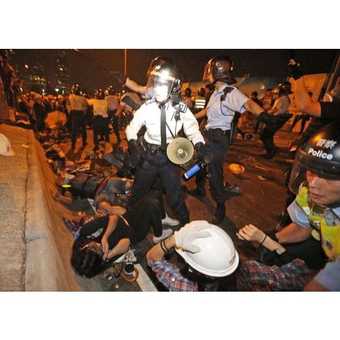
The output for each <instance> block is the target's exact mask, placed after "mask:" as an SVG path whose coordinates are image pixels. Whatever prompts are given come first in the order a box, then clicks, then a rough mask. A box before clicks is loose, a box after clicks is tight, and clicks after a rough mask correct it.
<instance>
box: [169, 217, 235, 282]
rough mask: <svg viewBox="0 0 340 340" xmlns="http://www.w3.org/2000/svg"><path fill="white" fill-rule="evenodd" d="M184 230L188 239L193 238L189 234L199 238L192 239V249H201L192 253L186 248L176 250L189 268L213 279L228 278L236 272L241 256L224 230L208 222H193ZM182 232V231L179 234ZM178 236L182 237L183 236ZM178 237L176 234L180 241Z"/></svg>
mask: <svg viewBox="0 0 340 340" xmlns="http://www.w3.org/2000/svg"><path fill="white" fill-rule="evenodd" d="M182 229H186V230H185V234H187V235H185V237H186V239H190V238H191V237H190V235H188V234H193V235H194V234H197V237H193V238H191V240H190V243H191V248H194V247H195V249H197V250H198V249H199V250H198V251H195V252H190V251H188V250H185V247H182V248H176V251H177V253H178V254H179V255H180V256H181V257H182V258H183V259H184V260H185V262H186V263H187V264H188V265H189V266H191V267H192V268H193V269H195V270H196V271H198V272H200V273H202V274H205V275H208V276H211V277H223V276H228V275H230V274H232V273H233V272H234V271H235V270H236V268H237V267H238V264H239V255H238V253H237V251H236V249H235V246H234V243H233V241H232V240H231V238H230V237H229V236H228V234H227V233H226V232H225V231H224V230H223V229H221V228H220V227H217V226H215V225H213V224H209V223H208V222H207V221H193V222H190V223H188V224H186V225H185V226H184V227H183V228H182ZM198 230H199V232H198ZM180 232H181V230H179V231H178V232H177V233H180ZM200 233H205V234H206V235H208V236H203V237H202V236H200V235H199V234H200ZM178 236H179V237H182V235H178ZM178 236H176V234H175V238H176V237H177V238H178V239H179V237H178ZM177 238H176V244H177ZM183 248H184V249H183Z"/></svg>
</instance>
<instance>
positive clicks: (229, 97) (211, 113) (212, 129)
mask: <svg viewBox="0 0 340 340" xmlns="http://www.w3.org/2000/svg"><path fill="white" fill-rule="evenodd" d="M232 70H233V63H232V60H231V59H230V58H229V57H228V56H223V57H215V58H212V59H210V60H209V62H208V63H207V64H206V66H205V71H204V76H203V80H205V81H208V82H209V83H211V84H213V85H214V87H215V90H214V92H213V93H212V95H211V96H210V99H209V102H208V104H207V106H206V108H204V109H203V110H202V111H200V112H198V113H197V114H196V115H195V116H196V118H202V117H204V116H207V125H206V129H205V133H204V135H205V138H206V142H207V149H208V150H209V151H210V155H213V157H212V159H211V160H210V162H209V164H208V167H207V169H208V174H209V184H210V189H211V193H212V197H213V199H214V200H215V201H216V204H217V208H216V211H215V220H214V223H215V224H218V223H220V222H221V221H222V220H223V218H224V216H225V205H224V203H225V199H226V198H225V196H226V194H225V189H224V182H223V163H224V157H225V153H226V152H227V150H228V148H229V144H230V134H231V130H232V124H233V119H234V115H235V112H240V113H243V112H245V111H249V112H252V113H253V114H256V115H260V114H261V113H262V112H263V109H262V108H261V107H260V106H259V105H258V104H257V103H255V102H254V101H253V100H251V99H249V98H248V97H247V96H245V95H244V94H243V93H241V92H240V91H239V90H238V89H237V88H236V87H235V86H233V85H232V84H234V83H235V80H234V79H233V77H232V75H231V72H232ZM196 179H197V188H196V190H195V191H194V193H195V194H197V195H202V196H203V195H205V190H204V183H205V176H204V173H202V172H201V173H200V174H199V175H198V176H197V177H196Z"/></svg>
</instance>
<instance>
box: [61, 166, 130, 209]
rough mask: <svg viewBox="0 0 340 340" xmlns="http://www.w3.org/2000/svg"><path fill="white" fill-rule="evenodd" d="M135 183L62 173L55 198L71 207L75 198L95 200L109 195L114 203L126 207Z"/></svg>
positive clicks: (124, 179) (108, 177)
mask: <svg viewBox="0 0 340 340" xmlns="http://www.w3.org/2000/svg"><path fill="white" fill-rule="evenodd" d="M132 183H133V181H132V180H130V179H127V178H120V177H114V176H107V177H105V176H103V175H102V174H88V173H78V174H70V173H67V172H62V173H60V174H59V176H58V178H57V185H58V187H59V191H58V192H57V194H56V196H55V198H56V199H57V200H59V201H61V202H63V203H64V204H67V205H70V204H72V202H73V199H75V198H77V197H78V198H82V199H87V198H90V199H93V200H95V202H96V201H97V198H98V197H99V195H101V194H105V195H107V197H108V199H110V200H111V201H112V202H119V204H120V205H122V206H126V204H127V199H128V196H129V192H130V189H131V186H132Z"/></svg>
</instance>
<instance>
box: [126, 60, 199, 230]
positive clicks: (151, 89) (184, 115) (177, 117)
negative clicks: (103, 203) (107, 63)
mask: <svg viewBox="0 0 340 340" xmlns="http://www.w3.org/2000/svg"><path fill="white" fill-rule="evenodd" d="M146 87H147V92H148V93H149V96H148V98H150V99H148V100H147V101H146V102H145V103H144V104H143V105H142V106H141V107H140V108H139V109H138V110H137V111H136V112H135V113H134V117H133V119H132V121H131V122H130V124H129V125H128V127H127V128H126V136H127V140H128V142H129V151H130V154H131V157H132V159H133V160H134V163H135V164H136V175H135V182H134V186H133V189H132V196H131V199H130V203H131V204H133V203H135V202H137V201H138V200H139V199H140V198H141V197H143V196H144V195H145V194H146V193H147V192H148V191H149V190H150V188H151V186H152V184H153V183H154V181H155V179H156V178H157V177H159V178H160V181H161V185H162V189H163V190H164V191H165V193H166V195H167V197H168V201H169V204H170V206H171V208H172V209H173V210H174V212H175V213H176V214H177V215H178V218H179V220H180V223H182V224H185V223H187V222H189V213H188V209H187V207H186V205H185V202H184V198H183V196H182V191H181V183H180V176H179V170H180V169H179V168H177V167H176V166H175V165H174V164H172V163H170V161H169V160H168V158H167V156H166V147H167V144H168V143H170V142H171V141H172V140H173V139H174V138H175V137H176V135H177V134H178V132H179V131H180V130H181V129H182V128H183V131H184V133H185V134H186V136H187V137H188V138H189V139H190V140H191V141H192V143H193V144H194V145H196V147H201V148H202V146H204V139H203V136H202V134H201V133H200V131H199V127H198V123H197V121H196V119H195V117H194V115H193V114H192V112H191V111H190V110H189V109H188V108H187V107H186V106H185V105H184V104H183V103H181V102H180V77H179V73H178V70H177V68H176V67H175V65H173V63H172V62H171V61H169V60H166V59H161V58H157V61H156V62H155V61H153V62H152V63H151V67H150V68H149V70H148V79H147V85H146ZM143 126H144V127H145V133H144V136H143V138H142V146H143V149H142V148H141V144H139V143H138V142H137V135H138V132H139V131H140V129H141V128H142V127H143Z"/></svg>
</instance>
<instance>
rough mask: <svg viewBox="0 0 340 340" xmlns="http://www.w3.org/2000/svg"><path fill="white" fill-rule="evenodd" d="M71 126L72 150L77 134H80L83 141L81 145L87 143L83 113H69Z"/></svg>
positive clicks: (76, 111)
mask: <svg viewBox="0 0 340 340" xmlns="http://www.w3.org/2000/svg"><path fill="white" fill-rule="evenodd" d="M71 124H72V148H74V147H75V145H76V142H77V138H78V135H79V134H81V136H82V139H83V145H85V144H86V143H87V132H86V117H85V112H83V111H78V110H73V111H71Z"/></svg>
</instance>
